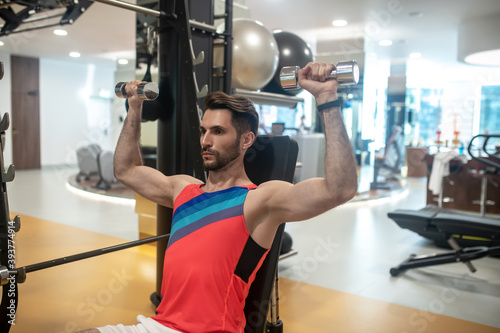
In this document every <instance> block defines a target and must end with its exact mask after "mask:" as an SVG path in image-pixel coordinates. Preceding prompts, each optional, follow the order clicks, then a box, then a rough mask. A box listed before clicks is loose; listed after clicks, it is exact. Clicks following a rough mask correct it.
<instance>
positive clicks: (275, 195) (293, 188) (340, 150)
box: [260, 63, 357, 224]
mask: <svg viewBox="0 0 500 333" xmlns="http://www.w3.org/2000/svg"><path fill="white" fill-rule="evenodd" d="M334 68H335V67H334V65H332V64H330V65H327V64H319V63H314V64H312V63H310V64H308V65H307V66H306V67H305V68H304V69H301V70H300V71H299V72H298V77H299V84H300V86H301V87H302V88H304V89H305V90H307V91H309V92H310V93H311V94H312V95H313V96H314V97H315V99H316V104H317V105H318V109H319V110H320V111H319V113H320V117H321V120H322V124H323V129H324V132H325V140H326V148H325V149H326V151H325V177H324V178H312V179H306V180H304V181H301V182H299V183H297V184H295V185H291V184H288V183H283V182H269V183H265V184H263V185H261V186H260V188H261V190H262V191H261V193H262V195H263V198H264V199H263V200H262V201H261V203H262V205H264V206H265V207H267V209H266V210H265V212H267V213H268V214H269V215H268V216H269V221H272V222H271V223H272V224H273V223H283V222H291V221H303V220H306V219H309V218H312V217H314V216H317V215H319V214H321V213H324V212H326V211H327V210H330V209H332V208H334V207H336V206H338V205H340V204H343V203H345V202H347V201H348V200H350V199H352V198H353V197H354V195H355V194H356V191H357V172H356V160H355V158H354V153H353V149H352V146H351V142H350V140H349V137H348V135H347V131H346V128H345V125H344V121H343V118H342V113H341V110H340V107H339V105H338V100H337V88H338V83H337V82H336V81H335V80H327V77H328V76H329V74H330V73H331V72H332V70H333V69H334ZM267 213H266V214H267ZM263 214H264V213H263Z"/></svg>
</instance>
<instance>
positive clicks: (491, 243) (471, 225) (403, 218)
mask: <svg viewBox="0 0 500 333" xmlns="http://www.w3.org/2000/svg"><path fill="white" fill-rule="evenodd" d="M479 138H481V139H483V140H484V141H483V145H482V150H481V152H482V154H484V155H486V157H482V156H475V154H473V152H472V150H473V142H474V141H475V140H476V139H479ZM493 138H500V135H499V134H496V135H487V134H484V135H482V134H481V135H476V136H475V137H473V138H472V140H471V141H470V143H469V146H468V148H467V151H468V152H469V155H470V156H471V157H472V159H473V160H475V161H477V162H480V163H481V164H482V165H483V166H484V174H483V177H482V179H481V184H482V186H481V200H480V201H481V210H480V213H479V214H471V213H466V212H461V211H458V210H451V209H445V208H442V200H443V197H442V195H441V196H440V202H439V206H427V207H424V208H423V209H421V210H418V211H412V210H400V209H398V210H395V211H393V212H390V213H388V217H389V218H391V219H392V220H394V221H395V222H396V223H397V224H398V225H399V226H400V227H401V228H404V229H409V230H411V231H414V232H416V233H418V234H419V235H421V236H423V237H426V238H428V239H431V240H433V241H434V243H435V244H436V245H438V246H441V247H446V245H448V247H451V248H452V251H448V252H444V253H441V254H431V255H423V256H416V255H415V254H412V255H410V257H409V258H408V259H407V260H405V261H403V262H402V263H401V264H399V265H398V266H396V267H393V268H391V269H390V274H391V275H392V276H397V275H399V274H400V273H402V272H404V271H406V270H408V269H412V268H418V267H426V266H433V265H441V264H446V263H454V262H462V263H465V264H466V265H467V267H468V268H469V270H470V271H471V272H473V273H474V272H475V271H476V269H475V268H474V266H473V265H472V264H471V262H470V261H471V260H475V259H479V258H483V257H485V256H487V255H490V256H499V255H500V219H499V218H498V217H496V218H492V217H487V216H485V209H484V207H485V206H486V202H487V198H486V193H487V192H486V190H487V187H486V184H487V183H486V182H487V177H486V175H487V174H492V175H500V156H499V155H498V153H495V154H492V153H490V152H488V150H487V146H488V141H489V140H490V139H493Z"/></svg>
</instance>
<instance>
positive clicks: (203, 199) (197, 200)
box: [173, 186, 248, 219]
mask: <svg viewBox="0 0 500 333" xmlns="http://www.w3.org/2000/svg"><path fill="white" fill-rule="evenodd" d="M247 192H248V189H247V188H246V187H239V186H238V187H231V188H228V189H225V190H222V191H217V192H211V193H201V194H199V195H197V196H195V197H193V198H191V199H189V201H186V202H185V203H183V204H182V205H180V206H179V207H177V209H176V210H175V212H174V216H173V218H174V219H175V218H176V217H177V215H179V214H183V211H184V210H185V209H190V208H191V207H193V206H198V207H200V206H199V205H201V207H206V206H208V205H210V204H212V202H213V201H212V200H215V201H216V202H222V201H224V200H226V198H230V197H232V196H239V195H241V194H242V193H247ZM197 209H201V208H197Z"/></svg>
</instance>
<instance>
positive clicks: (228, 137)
mask: <svg viewBox="0 0 500 333" xmlns="http://www.w3.org/2000/svg"><path fill="white" fill-rule="evenodd" d="M200 143H201V155H202V157H203V165H204V166H205V168H206V169H207V170H210V171H217V170H221V169H223V168H224V167H226V166H227V165H228V164H230V163H231V162H233V161H234V160H236V159H237V158H238V157H239V156H240V155H241V147H240V138H239V137H238V134H237V132H236V129H235V128H234V127H233V125H232V124H231V111H229V110H225V109H217V110H211V109H209V110H207V111H205V114H204V115H203V119H202V121H201V124H200Z"/></svg>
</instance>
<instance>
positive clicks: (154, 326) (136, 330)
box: [97, 315, 181, 333]
mask: <svg viewBox="0 0 500 333" xmlns="http://www.w3.org/2000/svg"><path fill="white" fill-rule="evenodd" d="M137 322H138V324H137V325H132V326H124V325H122V324H119V325H116V326H111V325H108V326H104V327H98V328H97V329H98V330H99V332H101V333H181V332H179V331H176V330H173V329H171V328H168V327H166V326H163V325H162V324H160V323H159V322H157V321H156V320H154V319H152V318H146V317H144V316H143V315H139V316H137Z"/></svg>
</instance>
